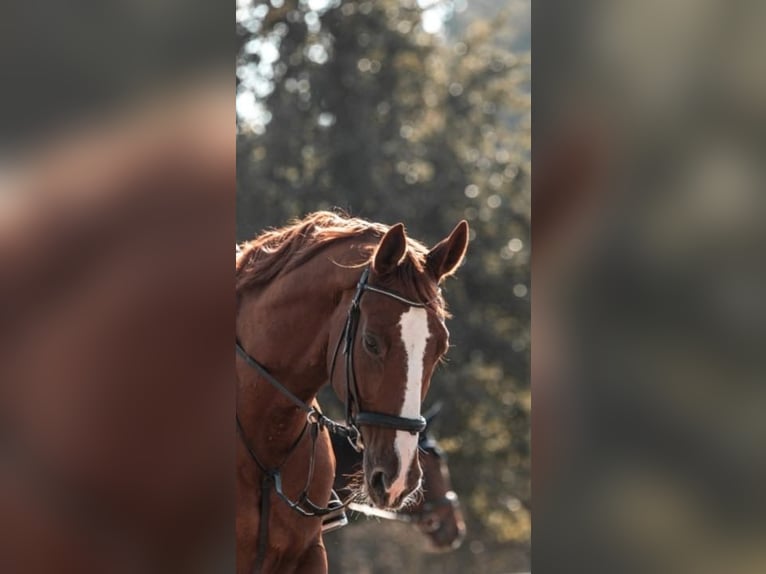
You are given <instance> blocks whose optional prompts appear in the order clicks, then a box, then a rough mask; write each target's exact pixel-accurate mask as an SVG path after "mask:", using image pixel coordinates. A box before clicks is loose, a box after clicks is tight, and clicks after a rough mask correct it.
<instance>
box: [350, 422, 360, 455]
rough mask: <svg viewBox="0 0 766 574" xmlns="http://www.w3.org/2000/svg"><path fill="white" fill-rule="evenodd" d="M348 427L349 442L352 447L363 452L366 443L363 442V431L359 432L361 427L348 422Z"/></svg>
mask: <svg viewBox="0 0 766 574" xmlns="http://www.w3.org/2000/svg"><path fill="white" fill-rule="evenodd" d="M346 428H347V429H348V434H346V440H347V441H348V444H350V445H351V448H353V449H354V450H355V451H356V452H363V451H364V443H363V442H362V433H361V432H359V429H358V428H356V426H354V424H353V423H347V426H346Z"/></svg>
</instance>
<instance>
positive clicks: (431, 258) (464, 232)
mask: <svg viewBox="0 0 766 574" xmlns="http://www.w3.org/2000/svg"><path fill="white" fill-rule="evenodd" d="M467 248H468V222H467V221H466V220H465V219H464V220H463V221H461V222H460V223H458V224H457V225H456V226H455V229H453V230H452V233H450V234H449V237H447V238H446V239H443V240H441V241H440V242H439V243H437V244H436V246H435V247H434V248H433V249H431V251H429V252H428V255H427V256H426V267H427V269H428V270H429V271H430V272H431V274H432V275H433V276H434V278H435V279H436V280H437V281H441V280H442V279H443V278H444V277H447V276H449V275H452V274H453V273H454V272H455V270H457V268H458V267H459V266H460V264H461V263H462V262H463V257H465V252H466V249H467Z"/></svg>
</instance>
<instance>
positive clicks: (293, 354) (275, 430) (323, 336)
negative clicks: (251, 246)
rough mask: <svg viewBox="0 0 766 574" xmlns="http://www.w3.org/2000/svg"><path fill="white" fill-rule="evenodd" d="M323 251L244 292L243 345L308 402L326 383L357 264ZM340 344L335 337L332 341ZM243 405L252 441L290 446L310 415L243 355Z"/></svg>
mask: <svg viewBox="0 0 766 574" xmlns="http://www.w3.org/2000/svg"><path fill="white" fill-rule="evenodd" d="M334 260H336V259H335V258H334V257H333V254H332V253H324V252H322V253H320V254H319V255H318V256H317V257H314V258H312V259H311V260H309V261H307V262H306V263H305V264H304V265H302V266H301V267H299V268H296V269H294V270H292V271H290V272H289V273H287V274H284V275H282V276H279V277H277V279H275V280H273V281H271V282H270V283H269V284H267V285H265V286H262V287H256V288H254V289H252V290H250V291H247V292H245V293H243V294H240V302H239V307H238V313H237V320H236V331H237V336H238V338H239V340H240V342H241V343H242V345H243V347H244V348H245V350H246V351H247V352H248V353H249V354H251V355H252V356H253V357H254V358H255V359H256V360H257V361H259V362H260V363H261V364H262V365H264V366H265V367H266V368H267V369H268V370H269V372H270V373H271V374H272V375H273V376H274V377H275V378H276V379H277V380H278V381H279V382H280V383H281V384H282V385H284V386H285V387H286V388H287V389H288V390H290V391H291V392H292V393H294V394H295V395H297V396H298V397H299V398H300V399H301V400H303V401H305V402H306V403H311V402H312V401H314V400H315V398H316V394H317V392H318V391H319V389H320V388H321V387H322V386H323V385H324V384H325V383H326V382H327V380H328V373H327V356H328V345H329V344H331V343H330V341H329V336H330V332H329V331H330V324H331V318H332V317H333V315H334V314H335V313H336V312H338V301H339V300H340V294H341V293H342V291H344V290H345V289H349V288H350V287H353V285H354V281H355V277H357V276H358V274H359V271H358V270H349V269H344V268H340V267H338V266H337V265H335V264H334V263H333V261H334ZM332 344H334V342H333V343H332ZM237 378H238V389H237V391H238V400H237V410H238V412H239V414H240V417H241V419H242V420H243V424H244V426H245V427H248V422H247V421H257V423H256V424H253V423H252V422H251V423H250V425H249V426H251V427H253V426H255V427H257V428H253V429H246V432H247V434H248V435H249V436H250V439H251V442H252V443H253V444H263V442H262V441H265V443H268V444H269V445H270V448H273V450H274V451H275V452H278V451H279V450H280V449H284V448H286V447H287V446H288V445H290V444H292V441H293V440H294V439H295V437H296V436H297V435H298V433H299V432H300V429H301V428H302V427H303V425H304V423H305V420H306V415H305V413H304V412H303V411H301V410H300V409H299V408H297V407H296V406H295V405H294V404H293V403H292V402H290V400H289V399H287V398H286V397H285V395H283V394H282V393H280V392H279V391H278V390H277V389H275V388H274V387H272V386H271V385H269V384H268V383H267V382H266V381H265V380H263V379H262V378H260V377H259V376H258V374H257V373H256V372H255V370H253V369H252V368H251V367H249V366H248V365H246V364H245V363H244V362H243V361H238V363H237Z"/></svg>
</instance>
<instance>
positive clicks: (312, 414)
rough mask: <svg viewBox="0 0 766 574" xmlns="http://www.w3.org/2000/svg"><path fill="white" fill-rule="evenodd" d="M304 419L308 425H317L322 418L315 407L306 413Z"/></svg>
mask: <svg viewBox="0 0 766 574" xmlns="http://www.w3.org/2000/svg"><path fill="white" fill-rule="evenodd" d="M306 420H307V421H308V423H309V424H310V425H318V424H320V422H321V420H322V415H321V414H320V413H319V411H317V410H316V409H311V410H310V411H309V412H307V413H306Z"/></svg>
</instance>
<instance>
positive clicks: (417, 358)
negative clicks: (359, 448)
mask: <svg viewBox="0 0 766 574" xmlns="http://www.w3.org/2000/svg"><path fill="white" fill-rule="evenodd" d="M399 327H400V328H401V332H402V343H403V344H404V351H405V361H406V363H407V386H406V387H405V390H404V404H403V405H402V410H401V412H400V413H399V416H401V417H406V418H417V417H419V416H420V393H421V388H422V386H423V367H424V365H423V361H424V360H425V354H426V343H427V341H428V338H429V337H430V336H431V333H430V332H429V330H428V315H427V313H426V310H425V309H420V308H418V307H412V308H411V309H410V310H409V311H407V312H406V313H402V317H401V319H400V321H399ZM394 449H395V450H396V454H397V456H398V457H399V473H398V475H397V476H396V480H394V482H393V484H392V485H391V488H390V490H389V502H393V501H394V500H396V498H397V497H398V496H399V495H400V494H401V493H402V492H404V489H405V488H406V486H407V474H408V473H409V470H410V466H411V465H412V461H413V459H414V458H415V453H416V452H417V450H418V436H417V435H413V434H410V433H409V432H407V431H396V440H395V441H394Z"/></svg>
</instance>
